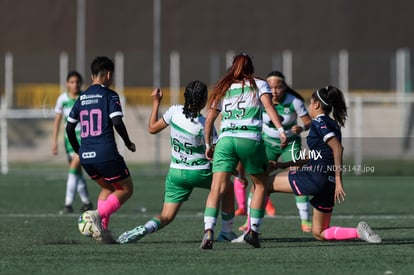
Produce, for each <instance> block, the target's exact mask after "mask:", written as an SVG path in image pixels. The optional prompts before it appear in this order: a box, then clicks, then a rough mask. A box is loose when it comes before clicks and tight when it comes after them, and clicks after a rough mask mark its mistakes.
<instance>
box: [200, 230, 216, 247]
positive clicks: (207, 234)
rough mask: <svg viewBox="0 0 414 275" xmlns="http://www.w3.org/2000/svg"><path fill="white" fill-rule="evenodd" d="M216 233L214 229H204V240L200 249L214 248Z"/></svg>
mask: <svg viewBox="0 0 414 275" xmlns="http://www.w3.org/2000/svg"><path fill="white" fill-rule="evenodd" d="M213 240H214V233H213V231H212V230H206V231H204V236H203V240H202V241H201V244H200V249H213Z"/></svg>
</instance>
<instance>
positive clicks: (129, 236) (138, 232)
mask: <svg viewBox="0 0 414 275" xmlns="http://www.w3.org/2000/svg"><path fill="white" fill-rule="evenodd" d="M145 235H147V229H145V226H143V225H140V226H137V227H135V228H134V229H132V230H129V231H126V232H124V233H122V234H121V235H120V236H119V237H118V240H117V242H118V243H133V242H136V241H138V240H140V239H142V238H143V237H144V236H145Z"/></svg>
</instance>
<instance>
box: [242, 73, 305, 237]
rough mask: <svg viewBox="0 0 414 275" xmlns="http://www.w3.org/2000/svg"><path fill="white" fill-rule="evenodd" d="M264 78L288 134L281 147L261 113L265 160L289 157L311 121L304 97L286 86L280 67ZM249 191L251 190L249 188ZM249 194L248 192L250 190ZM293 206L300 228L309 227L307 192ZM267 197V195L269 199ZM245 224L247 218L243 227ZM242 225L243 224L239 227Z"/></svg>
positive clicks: (293, 154)
mask: <svg viewBox="0 0 414 275" xmlns="http://www.w3.org/2000/svg"><path fill="white" fill-rule="evenodd" d="M266 81H267V83H268V84H269V86H270V89H271V90H272V96H273V97H272V103H273V106H274V108H275V109H276V111H277V113H278V114H279V116H280V117H281V118H282V125H283V128H284V129H285V133H286V135H287V137H288V145H287V146H286V147H284V148H281V147H280V135H279V132H278V131H277V130H276V128H275V126H274V125H273V123H272V121H271V120H270V118H269V116H268V115H267V113H266V111H264V114H263V140H264V144H265V148H266V156H267V159H268V160H274V161H277V160H279V158H281V160H282V161H285V162H287V161H292V160H293V159H294V158H296V157H297V156H298V154H299V151H300V150H301V144H302V139H301V137H300V134H301V133H302V132H303V131H306V130H308V129H309V126H310V124H311V122H312V120H311V118H310V117H309V115H308V111H307V110H306V107H305V105H304V99H303V97H302V96H301V95H300V94H299V93H298V92H296V91H295V90H293V89H292V88H291V87H289V86H288V85H287V84H286V82H285V76H284V75H283V74H282V73H281V72H279V71H272V72H270V73H269V74H268V75H267V77H266ZM298 117H300V119H301V120H302V124H303V126H300V125H298V121H297V118H298ZM250 192H252V193H253V192H254V190H253V189H252V190H251V191H250ZM249 196H250V194H249ZM295 199H296V206H297V208H298V210H299V217H300V219H301V228H302V231H303V232H311V231H312V222H311V213H310V206H309V197H308V196H296V197H295ZM268 201H270V199H269V200H268ZM247 224H248V221H246V223H245V226H244V227H248V226H246V225H247ZM241 229H243V226H242V227H241Z"/></svg>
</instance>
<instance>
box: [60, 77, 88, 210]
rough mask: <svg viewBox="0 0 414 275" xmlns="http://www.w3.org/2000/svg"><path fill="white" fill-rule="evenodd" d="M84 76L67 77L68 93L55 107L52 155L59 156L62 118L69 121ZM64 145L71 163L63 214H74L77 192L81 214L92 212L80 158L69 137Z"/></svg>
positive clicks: (77, 129)
mask: <svg viewBox="0 0 414 275" xmlns="http://www.w3.org/2000/svg"><path fill="white" fill-rule="evenodd" d="M82 82H83V81H82V76H81V75H80V74H79V73H78V72H76V71H71V72H69V73H68V75H67V77H66V87H67V92H66V93H62V94H61V95H60V96H59V97H58V99H57V101H56V107H55V113H56V116H55V120H54V123H53V136H52V153H53V154H54V155H57V154H58V136H59V129H60V123H61V121H62V117H63V118H64V120H65V123H66V120H67V117H68V116H69V112H70V110H71V109H72V107H73V105H74V104H75V102H76V99H77V98H78V97H79V94H80V93H81V86H82ZM76 137H77V139H78V141H79V140H80V125H79V124H78V126H77V127H76ZM64 145H65V150H66V155H67V157H68V161H69V173H68V178H67V181H66V196H65V207H64V208H63V210H62V212H61V213H73V207H72V204H73V201H74V200H75V195H76V192H78V193H79V197H80V199H81V201H82V203H83V206H82V208H81V212H84V211H87V210H91V209H92V208H93V206H92V203H91V200H90V198H89V192H88V187H87V185H86V181H85V179H84V178H83V176H82V168H81V165H80V160H79V156H78V155H77V154H75V151H73V148H72V146H71V145H70V143H69V140H68V136H67V135H66V132H65V135H64Z"/></svg>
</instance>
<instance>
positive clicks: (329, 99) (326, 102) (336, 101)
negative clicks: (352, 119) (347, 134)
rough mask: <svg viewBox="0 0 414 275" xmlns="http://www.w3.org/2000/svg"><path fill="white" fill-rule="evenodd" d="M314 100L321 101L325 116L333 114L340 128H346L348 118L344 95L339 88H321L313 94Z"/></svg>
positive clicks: (329, 86)
mask: <svg viewBox="0 0 414 275" xmlns="http://www.w3.org/2000/svg"><path fill="white" fill-rule="evenodd" d="M312 98H313V100H316V101H319V102H320V103H321V105H322V110H324V111H325V114H330V113H331V112H332V114H333V117H334V119H335V121H336V122H337V123H338V124H339V125H340V126H342V127H343V126H345V120H346V117H347V116H348V112H347V107H346V102H345V98H344V94H343V93H342V91H341V90H339V89H338V88H336V87H334V86H331V85H328V86H326V87H324V88H319V89H317V90H316V91H315V92H313V94H312Z"/></svg>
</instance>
